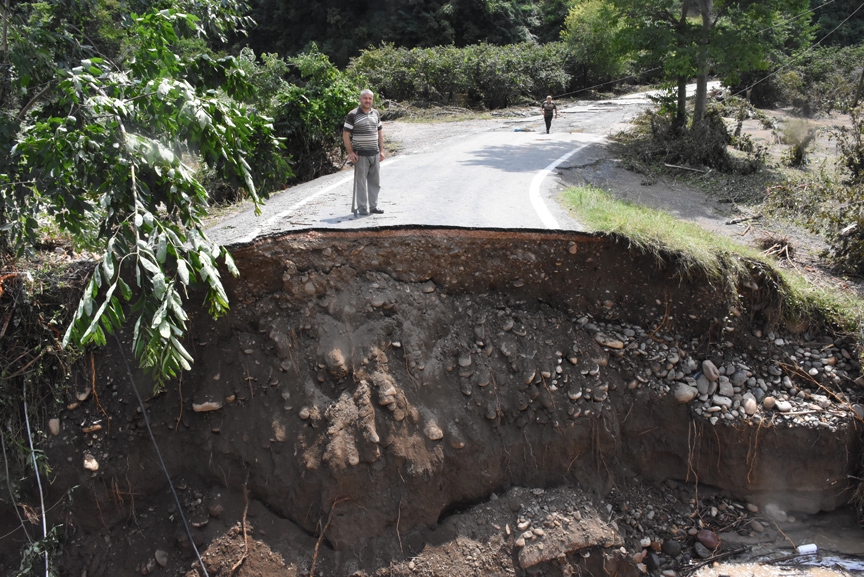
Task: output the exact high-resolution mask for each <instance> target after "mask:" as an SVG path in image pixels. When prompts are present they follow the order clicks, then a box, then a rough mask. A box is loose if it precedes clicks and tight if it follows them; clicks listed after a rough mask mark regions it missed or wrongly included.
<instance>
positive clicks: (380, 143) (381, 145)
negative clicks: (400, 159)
mask: <svg viewBox="0 0 864 577" xmlns="http://www.w3.org/2000/svg"><path fill="white" fill-rule="evenodd" d="M378 160H384V129H383V128H379V129H378Z"/></svg>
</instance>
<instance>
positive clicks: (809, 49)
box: [733, 2, 864, 96]
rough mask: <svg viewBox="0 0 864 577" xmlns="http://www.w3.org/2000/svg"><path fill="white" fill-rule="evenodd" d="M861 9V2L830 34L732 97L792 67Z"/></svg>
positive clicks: (863, 4)
mask: <svg viewBox="0 0 864 577" xmlns="http://www.w3.org/2000/svg"><path fill="white" fill-rule="evenodd" d="M823 6H824V4H823ZM862 8H864V2H862V3H861V4H859V5H858V8H856V9H855V10H853V11H852V13H851V14H849V15H848V16H847V17H846V18H844V19H843V21H842V22H841V23H840V24H838V25H837V26H835V27H834V29H833V30H831V32H829V33H828V34H826V35H825V36H823V37H822V38H820V39H819V40H818V41H816V42H814V43H813V44H811V45H810V46H808V47H807V48H805V49H804V50H802V51H801V52H800V53H798V55H797V56H795V57H793V58H790V59H789V61H788V62H787V63H786V64H784V65H783V66H780V67H779V68H777V69H776V70H774V71H773V72H771V73H770V74H768V75H767V76H764V77H763V78H760V79H759V80H757V81H756V82H754V83H753V84H751V85H750V86H748V87H747V88H742V89H741V90H739V91H738V92H736V93H735V94H733V96H738V95H739V94H743V93H745V92H747V91H748V90H751V89H752V88H753V87H754V86H757V85H759V84H761V83H762V82H765V81H766V80H768V79H769V78H771V77H772V76H774V75H775V74H777V73H778V72H781V71H782V70H785V69H786V68H789V67H790V66H792V65H793V64H794V63H795V62H797V61H798V60H800V59H801V57H802V56H804V55H805V54H807V53H808V52H810V51H811V50H813V49H814V48H816V47H817V46H819V45H820V44H822V42H824V41H825V39H826V38H828V37H829V36H831V35H832V34H834V33H835V32H837V30H838V29H839V28H840V27H841V26H843V25H844V24H846V22H848V21H849V20H850V19H851V18H852V17H853V16H855V14H857V13H858V12H859V11H860V10H861V9H862Z"/></svg>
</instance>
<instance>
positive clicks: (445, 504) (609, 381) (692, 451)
mask: <svg viewBox="0 0 864 577" xmlns="http://www.w3.org/2000/svg"><path fill="white" fill-rule="evenodd" d="M233 252H234V256H235V260H236V261H237V262H238V264H239V265H240V268H241V273H242V276H241V279H240V280H228V281H227V285H228V288H229V293H230V297H231V302H232V303H233V307H232V311H231V313H230V314H229V315H228V316H226V317H224V318H222V319H220V320H218V321H212V320H210V319H209V318H208V317H206V316H205V315H199V316H197V317H196V318H193V319H192V321H191V322H192V330H191V334H192V341H193V342H192V343H191V348H192V349H194V355H195V358H196V363H195V365H194V368H193V371H192V372H191V373H190V374H188V375H186V376H184V378H183V380H182V383H180V384H174V385H172V386H170V387H168V388H167V390H166V391H165V392H164V393H163V394H160V395H158V396H156V397H153V398H150V399H149V400H148V401H147V403H146V404H147V411H148V414H149V415H150V420H151V422H152V424H153V430H154V434H155V437H156V441H157V443H158V444H159V446H160V448H161V450H162V453H163V457H164V459H165V463H166V467H167V470H168V471H169V472H170V475H171V476H172V477H173V478H174V480H175V484H176V486H177V488H178V490H179V493H180V497H181V501H182V506H183V508H184V511H185V513H186V515H187V516H188V517H189V519H190V523H191V525H192V529H191V530H192V532H193V539H194V540H195V541H196V542H197V543H198V544H199V545H200V546H201V548H202V550H204V549H206V550H207V552H206V553H205V561H206V563H207V566H208V568H209V571H210V574H211V575H212V574H218V575H228V574H231V573H232V569H233V568H234V565H235V564H236V563H237V562H238V561H239V560H241V559H242V563H241V564H240V565H238V566H237V570H238V571H239V574H240V575H276V574H280V575H282V574H286V575H292V574H307V573H308V571H309V569H310V568H311V566H312V565H313V564H315V565H316V566H317V568H316V572H317V574H326V575H352V574H354V575H362V574H377V575H402V574H406V575H407V574H423V575H468V574H477V575H500V574H515V575H524V574H545V575H570V574H572V573H574V572H576V571H579V570H580V568H582V569H589V570H592V571H594V572H595V573H594V574H597V573H596V572H597V571H600V572H603V571H604V570H605V571H607V572H609V573H610V574H612V573H616V572H617V573H619V574H621V575H626V574H636V573H637V572H638V570H637V568H636V561H642V562H643V563H647V564H648V569H652V568H654V569H660V568H667V569H669V568H679V569H680V567H682V566H683V565H682V564H685V563H686V562H687V560H688V559H689V558H691V557H693V558H696V557H697V555H698V554H699V550H698V548H696V549H694V547H696V542H697V537H696V534H697V533H696V531H697V530H698V529H705V530H708V529H712V530H715V531H720V530H721V529H725V530H731V529H730V528H732V529H738V528H742V527H739V526H738V525H737V524H735V525H734V526H733V525H730V523H732V519H733V517H732V516H730V515H731V512H733V511H735V510H736V507H737V508H738V509H739V510H741V511H744V510H745V509H744V504H745V503H746V504H747V505H748V506H749V507H750V508H751V511H763V512H765V511H770V512H771V513H770V514H771V515H772V516H773V517H772V518H774V519H775V520H776V519H779V518H780V516H781V514H782V515H783V516H785V517H784V519H783V520H782V521H781V522H785V521H786V520H787V519H786V517H788V516H789V515H792V514H793V513H792V512H797V513H796V514H798V515H800V514H810V513H816V512H818V511H821V510H832V509H834V508H836V507H838V506H842V505H844V504H845V503H846V502H847V501H848V500H849V497H850V495H851V489H852V487H851V486H850V477H849V475H850V474H853V473H855V467H856V461H855V459H856V458H857V455H858V453H859V449H860V447H859V432H858V430H857V429H856V414H855V409H860V407H859V406H857V405H855V403H857V402H858V399H859V397H860V393H861V387H860V386H859V384H856V383H860V382H861V381H860V378H859V377H860V365H859V364H858V363H857V361H856V359H857V353H856V351H855V349H854V347H853V343H852V341H846V340H844V339H842V338H834V337H826V336H825V335H822V334H816V332H815V329H810V328H808V327H807V326H804V325H798V326H794V327H791V328H794V329H795V330H796V331H797V332H796V333H794V334H792V333H790V332H789V327H786V326H785V325H783V324H782V323H780V319H779V317H778V315H777V309H776V294H774V293H772V291H771V289H770V282H768V279H765V278H763V277H761V276H760V274H759V273H758V272H754V276H753V278H752V279H750V280H748V281H747V282H746V284H745V285H744V286H739V287H735V289H736V290H735V292H728V294H727V291H725V290H723V288H722V287H717V286H714V285H712V284H710V283H707V282H706V281H705V279H701V278H687V279H685V278H682V276H681V275H680V274H679V273H678V271H677V270H676V268H675V263H674V260H671V259H670V260H669V261H668V262H659V261H658V260H656V259H655V258H653V257H649V256H646V255H644V254H641V253H639V252H637V251H634V250H630V249H628V247H627V246H626V245H625V244H624V243H623V242H618V241H616V239H614V238H601V237H597V236H591V235H584V234H578V233H558V232H556V233H546V232H505V231H492V232H490V231H466V230H451V229H424V230H411V229H400V230H367V231H352V232H350V233H343V232H326V233H325V232H306V233H301V234H292V235H286V236H283V237H279V238H268V239H262V240H259V241H257V242H256V243H254V244H252V245H248V246H242V247H236V248H235V249H234V251H233ZM729 294H739V297H737V298H735V299H734V300H731V299H730V298H729ZM129 339H130V336H129V334H125V335H123V337H122V340H124V342H125V343H126V344H127V346H128V341H129ZM127 354H128V352H127ZM96 373H97V375H98V383H99V384H98V387H97V390H98V391H99V396H100V399H99V401H100V404H101V408H100V407H99V406H97V404H96V402H95V401H94V399H93V398H92V397H90V398H86V396H85V400H84V401H83V402H82V401H78V400H76V399H75V398H70V399H69V403H70V404H69V407H68V409H67V410H65V411H63V412H62V413H61V415H60V418H61V423H62V431H61V433H60V435H59V436H57V437H54V438H52V439H51V441H50V443H49V446H48V450H47V452H48V456H49V459H50V461H51V462H52V463H62V464H64V465H65V464H66V463H67V459H68V465H69V466H60V467H58V469H57V470H56V472H55V475H56V476H55V477H54V478H53V480H52V485H51V488H50V492H51V493H52V495H51V497H52V499H56V498H58V497H59V496H60V495H62V493H64V492H65V491H66V490H67V489H69V488H70V487H72V486H75V485H78V486H79V488H78V489H77V490H75V491H74V493H73V495H74V499H73V509H72V513H70V517H69V518H68V519H67V530H68V531H70V533H69V534H70V540H69V544H68V545H67V553H66V556H65V558H64V566H65V568H66V571H68V573H67V574H70V575H72V574H74V575H82V574H87V575H89V576H96V575H120V574H130V573H131V572H132V571H138V572H139V573H141V572H149V571H154V572H155V571H160V570H162V569H161V568H160V565H161V564H162V561H165V567H166V569H165V571H168V572H170V573H171V574H182V573H184V572H185V571H187V570H189V564H190V563H192V562H193V559H194V557H193V556H192V551H191V544H190V543H189V540H188V537H186V536H185V532H184V531H183V527H182V523H181V520H180V517H179V515H178V511H177V509H176V506H175V505H173V498H172V497H171V495H170V493H169V492H168V491H167V484H166V481H165V477H164V475H163V473H162V471H161V468H160V466H159V464H158V460H157V458H156V455H155V453H154V449H153V445H152V444H151V442H150V439H149V436H148V434H147V431H146V428H145V423H144V420H143V416H142V414H141V413H140V412H139V411H138V410H137V403H136V401H135V397H134V395H133V394H132V391H131V389H130V387H129V378H128V375H127V373H126V371H125V369H124V364H123V361H122V358H121V356H120V351H118V350H116V349H112V350H109V351H108V353H107V354H105V355H103V356H102V357H101V358H100V359H99V360H98V362H97V365H96ZM134 376H135V380H136V383H137V385H138V388H139V390H140V391H141V393H142V394H144V395H145V396H146V395H147V393H148V390H149V388H150V387H151V384H150V383H149V382H148V381H147V380H146V379H145V378H144V377H143V376H142V375H140V374H137V373H136V374H135V375H134ZM856 379H858V381H857V382H856ZM88 383H89V380H88ZM102 408H104V411H105V413H103V412H102ZM97 425H98V426H99V428H96V426H97ZM85 460H89V461H88V462H89V463H90V465H88V466H89V469H86V468H85V467H84V464H85ZM94 461H95V462H96V463H98V470H95V471H94V470H92V469H93V466H92V463H93V462H94ZM642 480H644V481H649V482H657V483H659V482H665V481H669V483H668V484H663V485H657V487H659V489H658V490H657V491H659V492H655V493H652V497H651V498H652V499H655V498H656V499H657V500H658V501H659V502H657V503H656V510H655V508H654V507H650V511H649V507H647V505H646V506H645V507H641V506H640V507H638V511H637V507H636V506H635V502H634V501H633V499H632V498H629V500H628V497H626V493H625V496H621V487H625V486H627V485H628V484H633V483H639V482H641V481H642ZM697 482H698V483H699V485H696V483H697ZM708 486H711V487H714V488H715V490H713V492H712V490H710V489H708V488H707V487H708ZM554 487H559V488H558V489H555V490H550V489H551V488H554ZM700 487H702V488H701V489H700ZM700 490H701V491H702V492H701V494H700ZM718 490H719V491H720V492H721V493H722V494H718V493H717V491H718ZM710 499H716V501H710ZM724 499H725V500H724ZM721 501H722V503H721ZM52 502H53V500H52ZM727 503H728V509H729V510H728V511H727ZM472 505H476V506H474V507H473V508H471V509H470V511H471V513H470V515H466V514H464V512H465V511H466V507H470V506H472ZM718 506H719V512H718ZM706 507H707V510H708V511H712V512H713V515H712V514H711V513H706V514H704V515H703V514H702V511H703V510H706ZM694 511H695V513H694ZM655 513H656V515H655ZM7 517H9V516H7ZM736 518H737V517H736ZM241 521H245V522H243V523H241ZM736 523H738V522H737V521H736ZM721 536H722V533H721ZM646 538H647V540H648V544H646V543H645V542H644V541H645V539H646ZM698 539H699V540H700V541H699V542H700V545H701V537H698ZM664 540H665V541H669V542H670V543H675V544H677V545H676V547H677V548H676V547H673V546H672V545H670V546H669V547H668V550H667V547H666V546H665V544H664V548H663V550H662V553H661V552H660V544H661V543H663V541H664ZM653 544H656V546H657V553H655V552H653V549H651V548H650V547H649V548H648V549H645V551H646V553H641V554H640V555H642V557H641V558H640V557H638V556H637V558H636V560H635V561H634V559H633V555H634V554H636V553H639V552H640V551H643V546H644V547H648V545H653ZM208 547H209V548H208ZM154 549H159V550H160V551H161V552H164V553H165V555H166V556H162V557H159V562H158V563H156V562H155V561H154V559H156V557H154V551H153V550H154ZM703 549H704V547H703ZM720 550H721V549H718V551H720ZM244 551H245V552H246V555H245V557H244ZM647 552H650V554H648V553H647ZM651 555H654V557H657V560H656V563H655V560H654V557H651ZM148 559H149V561H148ZM655 566H656V567H655ZM604 567H605V569H604ZM7 568H8V567H7ZM304 572H305V573H304Z"/></svg>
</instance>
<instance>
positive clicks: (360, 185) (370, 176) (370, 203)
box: [354, 154, 381, 210]
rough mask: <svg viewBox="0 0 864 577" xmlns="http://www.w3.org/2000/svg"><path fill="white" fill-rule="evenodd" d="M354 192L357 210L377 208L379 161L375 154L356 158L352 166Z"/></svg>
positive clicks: (379, 175) (379, 185) (379, 187)
mask: <svg viewBox="0 0 864 577" xmlns="http://www.w3.org/2000/svg"><path fill="white" fill-rule="evenodd" d="M354 190H355V192H356V194H357V208H362V209H364V210H368V209H371V208H376V207H377V206H378V192H379V191H380V190H381V160H380V157H379V156H378V155H377V154H376V155H375V156H358V157H357V163H356V164H354Z"/></svg>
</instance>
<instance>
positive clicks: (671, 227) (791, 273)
mask: <svg viewBox="0 0 864 577" xmlns="http://www.w3.org/2000/svg"><path fill="white" fill-rule="evenodd" d="M562 198H563V201H564V204H565V206H567V207H568V208H569V209H571V210H572V211H573V212H574V213H575V215H576V217H577V218H578V220H579V221H580V222H582V223H583V224H584V225H585V226H586V227H588V228H589V229H592V230H595V231H598V232H602V233H606V234H616V235H620V236H622V237H624V238H626V239H627V240H628V241H630V242H631V243H632V244H633V245H634V246H635V247H637V248H639V249H641V250H643V251H645V252H646V253H648V254H653V255H655V256H656V257H658V258H661V257H662V255H668V254H673V255H675V257H676V258H677V259H678V263H679V266H680V267H681V272H682V274H684V275H689V274H704V275H705V276H706V277H707V278H708V279H710V280H716V281H717V282H718V284H724V285H725V286H726V288H727V289H731V290H732V291H737V288H736V287H737V286H738V285H739V284H741V282H742V281H743V282H744V283H745V284H746V282H749V280H748V279H749V278H750V277H751V274H752V273H751V271H753V270H754V269H759V270H761V271H762V272H763V273H765V274H766V276H769V277H771V278H774V279H777V282H776V289H777V291H778V293H779V296H780V297H781V301H782V305H781V307H782V310H781V312H782V315H783V317H784V318H785V319H786V320H787V321H791V322H794V323H797V322H800V321H806V322H808V323H816V324H823V323H824V324H826V325H829V326H832V327H834V328H835V329H838V330H840V331H843V332H848V333H854V334H856V335H857V337H858V340H859V342H861V343H862V344H864V299H861V298H859V297H858V296H857V295H854V294H850V293H847V292H844V291H841V290H839V289H835V288H831V287H828V288H822V287H818V286H816V285H814V284H813V283H812V282H810V281H809V280H808V279H807V277H806V276H804V275H803V274H802V273H801V272H799V271H798V270H795V269H788V268H785V267H782V266H779V263H778V261H777V260H775V259H774V258H772V257H769V256H765V255H764V254H762V253H761V252H759V251H758V250H756V249H754V248H752V247H748V246H744V245H742V244H738V243H736V242H734V241H733V240H730V239H728V238H725V237H722V236H719V235H716V234H713V233H711V232H708V231H707V230H705V229H703V228H701V227H699V226H698V225H696V224H693V223H690V222H686V221H683V220H679V219H677V218H675V217H673V216H672V215H671V214H669V213H667V212H664V211H659V210H655V209H652V208H648V207H645V206H640V205H637V204H634V203H630V202H625V201H619V200H616V199H614V198H613V197H612V195H610V194H609V193H607V192H605V191H604V190H602V189H599V188H596V187H593V186H581V187H571V188H568V189H567V190H565V191H564V192H563V193H562ZM730 294H733V295H734V294H736V293H735V292H732V293H730Z"/></svg>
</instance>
